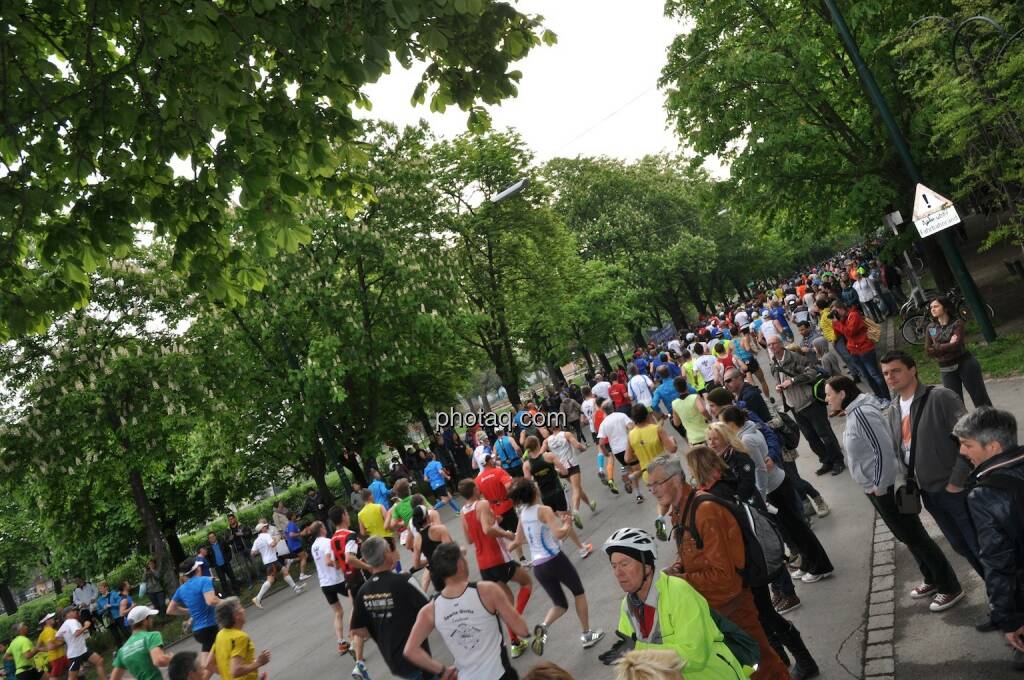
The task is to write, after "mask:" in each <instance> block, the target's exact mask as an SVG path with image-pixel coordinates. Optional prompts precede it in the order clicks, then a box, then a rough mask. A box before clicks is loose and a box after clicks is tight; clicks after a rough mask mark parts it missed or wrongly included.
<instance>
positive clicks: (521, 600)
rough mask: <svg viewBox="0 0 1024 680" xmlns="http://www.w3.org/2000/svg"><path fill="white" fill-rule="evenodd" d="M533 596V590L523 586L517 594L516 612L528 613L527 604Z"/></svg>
mask: <svg viewBox="0 0 1024 680" xmlns="http://www.w3.org/2000/svg"><path fill="white" fill-rule="evenodd" d="M531 594H533V588H531V587H530V586H522V587H521V588H520V589H519V592H518V593H517V594H516V611H517V612H519V613H520V614H522V613H523V612H524V611H526V603H527V602H529V601H530V595H531Z"/></svg>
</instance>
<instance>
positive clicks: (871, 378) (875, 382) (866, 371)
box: [851, 350, 890, 399]
mask: <svg viewBox="0 0 1024 680" xmlns="http://www.w3.org/2000/svg"><path fill="white" fill-rule="evenodd" d="M851 356H852V357H853V365H854V366H856V368H857V372H858V373H860V374H861V375H863V376H864V377H866V378H867V381H868V386H869V387H871V391H872V392H874V393H875V396H877V397H879V398H881V399H889V397H890V394H889V388H888V386H886V384H885V379H884V378H883V377H882V371H881V369H880V368H879V367H878V354H877V353H876V352H875V350H871V351H870V352H865V353H864V354H853V355H851Z"/></svg>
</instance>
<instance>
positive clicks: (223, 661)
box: [213, 628, 259, 680]
mask: <svg viewBox="0 0 1024 680" xmlns="http://www.w3.org/2000/svg"><path fill="white" fill-rule="evenodd" d="M213 655H214V657H215V658H216V659H217V672H218V673H220V677H221V680H258V678H259V671H253V672H252V673H246V674H245V675H232V674H231V659H233V658H234V657H236V656H237V657H238V658H239V659H241V660H242V663H252V662H253V661H255V660H256V645H254V644H253V643H252V638H250V637H249V636H248V635H246V633H245V631H241V630H238V629H237V628H221V629H220V631H219V632H218V633H217V638H216V640H214V642H213Z"/></svg>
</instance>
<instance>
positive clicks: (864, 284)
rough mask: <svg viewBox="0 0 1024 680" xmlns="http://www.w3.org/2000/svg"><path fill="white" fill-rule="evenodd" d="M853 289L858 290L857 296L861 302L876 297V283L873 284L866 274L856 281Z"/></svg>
mask: <svg viewBox="0 0 1024 680" xmlns="http://www.w3.org/2000/svg"><path fill="white" fill-rule="evenodd" d="M853 289H854V290H855V291H857V298H858V299H859V300H860V301H861V302H868V301H870V300H874V299H875V296H876V293H875V284H873V283H872V282H871V279H869V278H867V277H866V276H862V277H861V278H859V279H857V280H856V281H854V282H853Z"/></svg>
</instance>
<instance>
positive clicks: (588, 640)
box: [580, 630, 604, 649]
mask: <svg viewBox="0 0 1024 680" xmlns="http://www.w3.org/2000/svg"><path fill="white" fill-rule="evenodd" d="M603 637H604V631H603V630H588V631H587V632H586V633H584V634H583V635H581V636H580V642H582V643H583V649H590V648H591V647H593V646H594V645H596V644H597V643H598V642H600V641H601V638H603Z"/></svg>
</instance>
